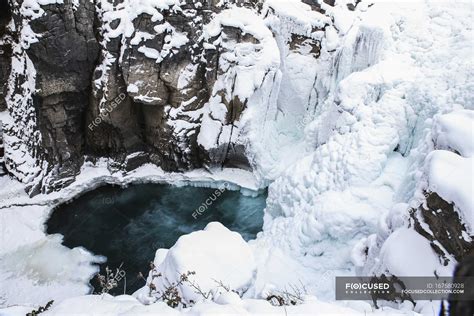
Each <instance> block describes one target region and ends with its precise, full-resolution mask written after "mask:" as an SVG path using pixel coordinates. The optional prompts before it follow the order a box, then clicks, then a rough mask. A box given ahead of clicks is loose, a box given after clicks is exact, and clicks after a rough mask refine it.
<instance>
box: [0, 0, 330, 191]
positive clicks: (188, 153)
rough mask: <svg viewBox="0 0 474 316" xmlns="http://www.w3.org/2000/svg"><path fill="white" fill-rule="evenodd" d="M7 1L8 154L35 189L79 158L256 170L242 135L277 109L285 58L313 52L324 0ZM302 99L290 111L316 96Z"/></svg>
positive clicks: (2, 63) (308, 57)
mask: <svg viewBox="0 0 474 316" xmlns="http://www.w3.org/2000/svg"><path fill="white" fill-rule="evenodd" d="M2 3H4V2H2ZM3 5H4V6H5V8H7V6H8V4H7V3H6V2H5V3H4V4H3ZM11 5H12V6H11V8H10V7H8V8H7V10H2V12H6V13H3V15H2V17H1V19H0V20H1V21H2V22H1V23H0V31H1V32H3V33H5V32H6V30H7V29H9V30H10V31H9V32H10V33H9V35H8V36H9V39H8V41H3V42H1V43H0V44H1V45H3V46H5V47H8V49H10V47H11V49H10V51H11V54H10V53H7V54H3V55H2V57H1V58H0V80H1V82H2V83H3V84H5V85H7V83H8V85H9V86H8V89H6V90H7V91H6V92H5V101H6V102H5V103H0V111H1V110H2V107H3V109H4V108H5V105H7V104H8V113H9V117H10V119H8V120H7V122H5V125H6V128H5V134H6V136H5V139H6V141H5V142H6V152H7V154H6V165H7V168H8V169H9V170H10V171H11V173H12V174H13V175H15V176H16V177H17V178H19V179H20V180H22V181H23V182H25V183H28V184H29V189H28V190H29V192H30V193H32V194H34V193H38V192H48V191H51V190H55V189H59V188H61V187H64V186H66V185H68V184H69V183H70V182H71V181H74V178H75V175H76V174H77V173H78V172H79V170H80V167H81V165H82V163H83V162H84V157H89V159H93V160H94V159H96V158H100V157H107V158H111V161H114V162H115V163H114V167H115V168H119V169H121V168H124V169H126V170H131V169H133V168H136V167H138V166H140V165H141V164H143V163H147V162H151V163H154V164H156V165H158V166H160V167H161V168H163V169H164V170H167V171H183V170H189V169H194V168H200V167H206V168H216V167H218V168H221V167H227V166H231V167H238V168H245V169H250V170H252V169H255V168H257V169H258V168H259V167H260V165H261V164H262V161H260V160H259V159H258V154H255V152H256V151H255V150H251V148H250V147H251V146H253V144H251V143H252V142H250V141H249V138H251V137H256V136H255V135H258V134H259V133H260V132H261V131H260V128H261V127H262V126H264V125H265V121H268V120H270V121H271V120H274V119H275V115H277V113H278V108H279V107H280V108H282V105H281V104H280V105H279V104H277V102H276V100H277V96H278V94H279V93H280V92H279V91H280V81H281V78H282V74H285V73H286V72H288V73H289V76H290V77H291V76H292V75H291V69H289V68H287V67H284V66H283V65H284V63H285V60H286V58H293V59H294V58H296V57H295V56H302V57H301V58H302V60H304V61H305V62H316V60H317V59H318V57H319V56H320V54H321V51H322V50H327V48H326V47H323V48H322V44H321V43H322V39H323V37H324V31H325V29H326V27H327V26H328V25H330V24H332V20H331V19H330V18H329V17H328V16H326V15H324V14H323V13H324V12H326V10H324V9H323V7H324V6H325V7H326V9H327V8H330V6H328V5H327V4H326V3H323V4H322V5H319V4H312V5H311V6H309V5H306V4H304V3H301V2H297V3H292V7H294V8H293V9H292V12H290V13H291V14H286V13H285V12H284V11H285V10H284V6H285V3H284V2H281V1H280V2H278V1H267V2H262V1H252V2H248V1H235V2H232V1H224V2H217V1H209V2H204V3H201V2H195V1H191V0H188V1H182V2H180V1H157V2H144V3H141V4H140V6H137V5H135V4H133V3H129V2H128V1H114V2H109V1H107V0H97V1H94V2H90V1H69V0H65V1H44V0H25V1H20V2H12V3H11ZM295 10H296V11H295ZM295 12H296V13H295ZM300 16H304V17H305V18H303V19H301V18H300ZM10 20H12V26H11V27H10V28H7V27H6V22H7V21H8V22H9V21H10ZM333 31H334V29H333ZM336 36H337V35H336ZM3 38H5V36H3ZM290 55H291V57H289V56H290ZM298 58H299V57H298ZM12 64H13V65H14V66H15V67H14V69H13V70H11V69H10V65H12ZM314 75H315V73H314V71H313V72H312V73H311V74H310V76H314ZM7 78H9V79H8V80H7ZM303 90H309V91H302V93H303V94H308V95H310V94H312V93H313V94H314V92H311V91H312V90H313V88H312V87H310V86H309V87H307V88H304V89H303ZM284 93H287V92H284ZM302 100H303V101H302V104H301V107H302V109H303V110H302V112H301V113H299V114H298V115H305V113H306V111H310V110H311V105H310V104H311V103H314V102H315V99H314V97H304V98H303V97H302ZM249 108H253V110H249ZM290 110H291V109H289V108H288V109H284V110H283V113H284V112H287V111H288V112H289V113H291V112H292V111H290ZM246 113H248V114H247V117H246ZM255 113H256V114H255ZM255 117H257V118H255ZM267 133H268V132H267ZM250 135H253V136H250ZM261 151H262V152H263V150H261Z"/></svg>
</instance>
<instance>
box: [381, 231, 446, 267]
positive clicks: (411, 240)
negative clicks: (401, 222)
mask: <svg viewBox="0 0 474 316" xmlns="http://www.w3.org/2000/svg"><path fill="white" fill-rule="evenodd" d="M380 255H381V256H380V259H381V260H383V261H384V262H385V264H386V267H387V269H388V270H389V271H390V273H392V274H394V275H397V276H426V275H432V274H433V271H436V270H437V269H438V267H439V266H440V259H439V258H438V256H437V255H436V254H435V252H434V251H433V250H432V248H431V247H430V243H429V241H428V240H426V239H425V238H423V237H422V236H421V235H420V234H418V233H417V232H415V231H414V230H413V229H411V228H400V229H398V230H396V231H395V232H394V233H393V234H391V235H390V237H389V238H388V239H387V240H386V241H385V244H384V245H383V247H382V250H381V254H380ZM437 272H438V275H442V276H444V275H446V274H445V273H440V271H437Z"/></svg>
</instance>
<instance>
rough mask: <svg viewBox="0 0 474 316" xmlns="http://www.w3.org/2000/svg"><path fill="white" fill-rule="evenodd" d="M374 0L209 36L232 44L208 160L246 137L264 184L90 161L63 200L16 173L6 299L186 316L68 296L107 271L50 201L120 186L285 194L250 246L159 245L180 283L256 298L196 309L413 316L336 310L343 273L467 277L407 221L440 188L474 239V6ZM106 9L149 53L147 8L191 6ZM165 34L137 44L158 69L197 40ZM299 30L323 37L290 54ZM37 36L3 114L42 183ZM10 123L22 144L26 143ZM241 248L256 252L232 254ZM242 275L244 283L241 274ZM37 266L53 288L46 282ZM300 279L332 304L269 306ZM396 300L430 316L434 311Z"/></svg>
mask: <svg viewBox="0 0 474 316" xmlns="http://www.w3.org/2000/svg"><path fill="white" fill-rule="evenodd" d="M374 2H375V4H374V5H373V6H371V7H370V8H368V7H367V6H365V7H362V8H361V10H356V11H354V12H350V11H348V10H347V9H345V8H344V7H345V3H344V1H342V2H341V3H338V4H337V5H336V6H335V7H334V8H333V7H331V6H329V5H327V4H324V3H322V4H321V5H322V8H323V9H324V10H325V11H326V13H327V16H326V15H323V14H321V13H318V12H315V11H310V7H309V6H308V5H306V4H303V3H301V2H300V1H289V0H286V1H285V0H268V1H265V3H264V5H263V10H262V15H259V14H257V13H256V12H254V11H252V10H250V9H247V8H235V7H231V8H229V9H226V10H223V11H222V12H221V13H218V14H216V15H215V16H214V17H213V18H212V20H211V22H210V23H209V24H208V25H207V26H206V27H205V29H204V34H203V40H204V42H205V44H204V47H205V49H206V50H215V49H221V50H222V54H221V55H220V59H219V65H220V67H221V69H220V70H221V71H222V75H219V76H218V78H217V81H216V84H215V85H214V88H213V90H212V91H211V94H212V96H211V98H210V101H209V103H208V104H206V105H205V107H204V108H203V109H201V110H199V111H194V112H192V113H190V115H192V116H193V117H196V118H199V117H200V116H201V115H202V123H201V129H200V133H199V135H198V136H197V137H198V143H199V144H200V145H201V146H202V147H204V148H206V149H211V148H218V147H219V146H220V145H223V144H226V143H227V142H228V141H229V140H232V141H235V142H236V143H238V144H242V145H244V146H245V148H246V150H247V153H248V156H249V159H250V160H251V164H252V167H253V169H254V172H253V173H251V172H245V171H242V170H236V169H224V170H222V171H219V172H214V173H209V172H206V171H204V170H195V171H191V172H187V173H183V174H181V173H165V172H163V171H162V170H161V169H160V168H158V167H156V166H152V165H145V166H142V167H140V168H138V169H137V170H134V171H132V172H129V173H122V172H118V171H115V172H114V171H113V169H112V168H110V166H111V165H112V162H111V161H108V160H105V159H103V160H100V161H99V162H98V163H97V164H96V165H92V164H90V163H88V164H85V165H84V167H83V169H82V171H81V174H80V175H79V176H78V177H77V179H76V181H75V182H74V183H73V184H72V185H71V186H70V187H68V188H66V189H64V190H63V191H61V192H59V193H58V192H55V193H52V194H50V195H48V196H45V195H39V196H36V197H34V198H31V199H30V198H28V197H27V196H26V194H25V193H24V192H22V189H23V188H24V185H23V184H21V183H18V182H17V181H12V180H8V178H6V177H2V178H0V183H1V186H0V208H2V209H1V210H2V212H1V213H0V214H1V216H2V223H9V225H10V226H9V227H7V228H6V230H4V233H3V234H2V240H1V243H0V244H1V245H2V249H1V252H0V256H1V257H0V258H1V259H2V261H1V262H2V264H0V276H1V280H2V284H3V282H4V280H5V282H7V283H6V284H7V287H6V289H5V290H3V292H1V296H4V297H7V299H8V303H9V304H11V303H12V302H13V303H18V304H26V303H28V304H30V305H31V304H44V303H45V300H47V299H49V298H52V297H53V296H54V298H55V299H57V303H58V304H57V305H55V306H54V307H53V309H52V310H51V311H50V312H47V313H45V315H47V314H51V315H55V314H56V315H61V314H64V313H65V312H66V311H67V313H70V312H71V311H74V312H77V313H83V314H86V313H89V312H90V311H94V312H96V313H104V314H113V315H116V314H136V313H172V312H174V310H171V309H170V308H168V307H167V306H165V305H164V304H162V303H155V304H151V305H148V306H144V305H142V304H141V303H140V302H139V301H138V300H136V299H135V298H133V297H131V296H122V297H117V298H112V297H110V296H108V295H104V296H92V295H89V296H79V297H75V298H70V299H66V300H64V299H65V298H66V297H69V296H75V295H81V294H85V288H84V283H85V280H87V278H88V277H89V275H90V273H92V270H90V268H89V267H88V263H90V262H92V261H93V260H96V259H97V258H93V257H91V255H90V254H87V253H86V252H84V251H81V250H77V249H76V250H68V249H64V247H62V246H61V245H60V240H58V239H57V237H47V236H46V235H45V233H44V227H42V225H43V223H44V221H45V219H46V218H47V216H48V214H49V212H50V211H51V208H52V207H53V206H54V205H56V204H57V203H61V202H64V201H67V200H68V199H70V198H72V197H73V196H75V195H77V194H79V193H80V192H85V191H87V190H92V189H94V188H96V187H97V186H99V185H101V184H103V183H115V184H120V185H126V184H128V183H133V182H168V183H172V184H175V185H199V186H213V187H215V186H222V185H223V184H224V183H225V182H230V183H231V188H233V189H236V190H241V191H242V192H244V193H246V194H252V192H255V191H256V190H259V189H261V188H262V187H263V186H264V185H266V184H269V183H271V185H270V187H269V198H268V201H267V208H266V210H265V224H264V228H263V231H262V232H261V233H260V234H259V235H258V236H257V239H256V240H254V241H251V242H249V243H248V244H247V243H245V242H243V241H242V240H241V238H239V236H238V235H236V234H235V233H231V232H229V231H226V230H225V229H223V228H222V227H219V226H218V224H212V225H211V226H210V227H208V228H207V229H206V230H205V231H201V232H196V233H193V234H190V235H188V236H183V237H182V238H181V239H180V241H179V242H178V243H177V244H176V245H175V246H174V247H172V248H171V249H170V250H165V249H162V250H160V251H158V252H157V254H156V258H155V263H156V265H157V266H159V268H160V269H163V271H164V272H165V273H166V275H167V277H168V278H171V279H172V278H175V277H176V275H175V273H176V272H177V271H173V270H175V269H177V268H178V270H181V269H183V270H187V269H189V270H196V272H197V274H196V278H201V279H200V280H199V282H201V283H203V286H205V287H206V289H211V288H212V287H213V286H214V284H212V283H209V282H210V281H209V279H210V278H213V277H217V278H221V279H225V280H226V281H228V282H229V283H232V285H233V286H235V287H236V288H238V289H240V290H241V292H244V291H245V296H244V298H243V299H242V298H240V297H237V296H236V295H234V294H232V293H222V294H221V295H220V296H217V294H216V297H215V300H214V301H205V302H198V303H197V304H196V305H195V306H193V307H190V308H187V309H184V310H182V311H181V312H182V313H190V314H198V313H202V314H206V313H211V312H219V313H238V314H248V313H254V314H255V313H274V314H304V313H308V314H314V313H315V311H317V312H319V313H321V314H329V313H339V314H351V315H352V314H357V312H360V313H362V314H378V313H381V314H390V313H393V314H396V313H405V312H406V311H395V310H392V309H389V308H386V307H385V309H384V310H383V311H374V310H373V309H372V308H371V306H367V304H365V305H364V304H362V303H361V304H344V303H340V304H339V305H336V304H335V303H334V302H331V303H322V302H321V301H320V300H328V301H332V300H333V299H334V297H333V294H334V291H333V288H334V284H333V282H332V280H333V277H334V276H335V275H338V276H339V275H340V276H343V275H355V274H357V273H360V274H365V275H367V274H369V275H370V274H380V273H387V272H388V273H392V274H396V275H432V274H433V273H434V272H435V271H436V272H437V273H438V274H439V275H443V274H445V275H446V274H450V273H452V269H453V267H454V264H455V263H456V262H455V260H454V259H453V258H450V257H449V256H448V258H447V259H448V261H449V263H448V265H447V266H443V264H442V263H441V262H440V260H439V257H438V255H437V254H436V253H434V252H433V250H432V248H431V246H430V243H429V242H428V241H427V240H426V239H425V238H424V237H422V236H421V235H419V234H418V233H417V232H415V231H414V230H413V229H412V228H409V227H408V223H409V218H410V213H409V212H410V209H411V208H416V207H418V206H419V205H420V204H421V203H423V201H424V198H425V196H424V192H425V191H435V192H437V193H438V194H439V195H440V196H441V197H442V198H443V199H445V200H447V201H448V202H453V203H454V204H455V208H456V211H459V213H460V214H461V217H462V219H463V220H464V223H465V224H466V225H467V226H469V228H470V229H471V232H472V229H473V227H474V220H473V201H472V192H473V190H472V183H473V181H472V175H473V170H472V166H473V161H472V159H473V158H472V153H473V150H474V147H473V146H474V145H473V144H474V142H473V141H472V138H473V134H472V126H473V123H472V121H473V119H472V117H473V114H472V113H473V112H472V111H469V109H470V110H472V109H473V108H474V105H473V103H472V100H474V92H473V91H474V90H473V89H472V87H473V86H474V82H473V78H474V76H473V74H474V73H473V72H474V71H473V67H472V22H471V21H472V10H470V5H469V3H463V2H456V3H455V4H453V3H444V2H431V1H416V2H397V3H393V2H387V1H374ZM39 3H40V4H43V2H36V1H33V0H28V1H24V5H23V7H24V9H25V11H24V15H25V16H29V17H31V18H36V17H38V16H39V15H38V14H40V15H41V14H42V11H41V8H40V6H39ZM101 4H102V11H101V16H100V19H101V21H102V22H103V23H104V30H103V32H104V38H105V41H107V40H110V39H111V38H115V37H118V36H122V35H123V36H125V37H127V38H130V39H131V42H132V45H138V46H140V45H142V43H143V41H144V40H146V39H149V37H150V36H149V35H147V34H138V33H134V28H133V21H134V19H135V18H136V17H137V16H138V15H139V14H140V13H143V12H146V13H148V14H150V15H151V16H152V20H153V21H162V20H163V15H162V10H171V11H179V10H180V8H179V5H180V4H179V2H178V1H174V0H166V1H164V0H160V1H152V0H146V1H145V0H143V1H140V2H139V3H137V2H133V3H132V1H125V2H123V3H121V4H118V5H117V6H114V5H112V4H110V3H109V2H108V1H105V0H104V1H101ZM27 5H29V7H28V6H27ZM35 8H39V10H34V9H35ZM116 19H119V20H120V23H119V26H118V27H117V28H113V29H112V28H111V27H110V23H111V22H112V21H114V20H116ZM229 27H233V28H238V29H239V31H240V33H241V34H242V35H244V34H250V35H251V36H252V37H253V38H255V41H249V42H239V43H236V42H235V41H234V40H232V39H231V38H229V37H228V36H227V35H226V34H225V30H226V29H227V28H229ZM324 27H325V30H323V28H324ZM165 30H166V31H169V32H171V37H168V38H167V39H166V47H164V49H163V50H162V51H158V50H156V49H152V48H149V47H146V46H140V47H138V48H137V49H138V50H139V51H140V52H142V53H144V54H145V55H146V56H148V57H150V58H152V59H155V60H156V61H157V62H159V61H160V60H161V58H164V57H165V56H168V54H172V53H173V48H179V47H180V46H181V45H184V43H186V40H187V38H186V34H182V33H179V32H176V30H174V29H173V28H172V27H171V26H170V25H167V24H166V23H163V24H160V26H159V27H158V28H157V29H156V30H155V31H157V32H158V33H160V32H164V31H165ZM293 35H302V36H306V37H308V39H307V40H309V41H305V43H304V44H303V45H301V47H298V48H296V49H290V47H289V45H288V42H289V40H290V39H291V38H292V36H293ZM132 36H133V38H132ZM216 37H217V39H216ZM317 39H321V40H322V42H321V49H320V52H319V53H320V56H319V57H318V58H317V59H316V57H315V56H314V54H312V53H311V48H312V46H311V43H312V42H311V40H317ZM36 40H37V35H36V34H33V33H32V32H31V29H29V27H28V25H25V26H23V31H22V42H21V43H18V45H17V46H16V48H15V49H16V50H17V51H16V52H17V53H18V54H17V56H18V58H16V59H14V61H13V62H14V65H15V67H14V68H15V71H16V72H15V73H14V76H20V75H27V78H28V80H27V83H26V84H25V86H24V87H22V89H23V92H24V94H23V95H22V96H21V98H20V97H17V98H16V99H14V100H13V101H10V102H11V103H10V104H9V105H8V106H9V113H8V114H5V113H3V114H0V117H1V119H2V121H4V122H5V123H6V126H7V132H6V133H5V135H6V136H5V146H6V149H7V150H6V152H7V161H8V160H10V161H15V162H19V164H20V166H19V167H16V168H15V170H17V171H16V172H17V173H16V174H15V175H16V176H17V177H19V178H21V179H26V180H28V179H30V178H32V177H33V176H34V175H36V174H37V173H38V172H39V169H38V168H35V167H37V166H38V165H39V164H38V161H36V157H35V156H34V155H28V153H29V152H30V151H29V150H28V148H25V145H24V144H28V142H31V143H34V142H38V141H40V139H39V135H38V134H35V133H33V131H34V130H35V119H34V115H33V114H34V112H33V109H32V106H31V103H28V102H29V101H28V100H30V97H31V94H32V92H33V91H34V76H35V71H34V69H33V68H32V67H31V65H32V64H31V61H29V59H28V57H27V55H26V54H24V53H23V51H22V50H23V49H24V48H27V47H28V45H29V44H31V43H33V42H34V41H36ZM103 57H104V62H103V64H102V65H100V66H99V69H101V70H103V72H102V73H103V77H102V78H99V79H98V81H96V84H104V83H106V77H105V76H106V73H107V69H108V68H109V67H110V65H111V64H112V63H113V62H114V57H112V56H108V55H104V56H103ZM195 71H196V69H194V68H192V67H191V66H190V67H189V68H188V67H186V68H184V69H183V70H182V71H181V72H180V74H179V80H178V82H179V87H181V88H186V86H187V85H188V83H189V82H190V79H191V78H192V77H193V75H194V73H195ZM139 88H140V85H139V83H134V84H130V85H129V87H128V89H129V91H136V90H138V89H139ZM141 97H142V98H146V96H141ZM235 98H238V99H239V100H240V101H242V103H244V104H245V105H246V109H245V111H244V112H243V114H242V117H241V118H240V120H239V121H238V122H235V123H234V125H230V124H226V122H225V117H226V114H227V112H226V107H225V105H224V104H228V103H229V102H230V101H231V100H234V99H235ZM224 101H226V102H224ZM179 111H180V109H170V115H171V116H173V117H178V114H179ZM172 124H174V125H173V126H174V127H175V128H176V129H177V130H178V131H181V130H183V131H184V130H186V125H185V124H186V123H185V122H184V121H180V120H176V121H175V122H173V123H172ZM8 128H11V129H14V133H10V134H9V132H8ZM21 146H24V147H23V148H22V147H21ZM25 153H26V154H25ZM8 155H10V156H8ZM12 169H13V168H12ZM111 170H112V171H111ZM226 245H232V247H231V246H228V247H226ZM234 247H235V248H236V249H239V251H236V252H235V253H234V252H232V251H231V249H233V248H234ZM25 251H26V252H27V253H32V254H33V255H32V256H31V258H30V259H31V260H29V261H27V262H20V263H18V259H19V258H20V256H24V254H25ZM239 254H245V256H240V255H239ZM48 255H53V256H54V258H56V259H57V262H58V263H60V264H61V263H64V262H66V263H64V264H65V265H68V267H69V266H70V267H71V268H73V269H76V270H75V271H77V273H76V276H77V279H67V278H66V280H64V279H62V280H61V282H60V281H59V280H58V279H57V278H56V276H55V275H54V273H53V271H56V270H58V271H61V273H69V272H68V270H67V269H66V270H61V269H62V268H61V267H58V266H56V265H52V266H51V267H44V266H43V265H44V262H45V259H44V258H45V257H46V256H48ZM206 255H207V256H206ZM191 256H192V257H191ZM203 256H205V257H203ZM415 259H416V260H415ZM4 262H7V263H8V264H5V265H4V264H3V263H4ZM191 262H192V263H193V264H191ZM13 264H15V265H18V266H19V267H20V268H21V269H22V270H23V271H28V273H26V272H25V273H24V274H23V275H22V276H21V278H20V279H19V280H20V281H19V282H21V288H22V289H23V290H22V292H15V291H16V290H15V287H14V285H13V283H12V282H13V281H12V280H11V278H10V276H11V269H12V268H11V267H12V265H13ZM236 266H237V268H238V269H242V273H235V274H232V273H231V274H230V275H226V272H227V271H232V269H233V268H235V267H236ZM197 270H199V272H198V271H197ZM289 271H290V272H289ZM179 272H185V271H179ZM254 272H255V273H254ZM30 273H33V275H35V276H38V275H39V276H41V277H42V278H43V279H42V281H43V282H42V283H41V282H40V283H38V284H33V281H32V280H30V279H29V276H30V275H31V274H30ZM48 282H49V283H48ZM300 282H301V283H303V285H305V286H306V287H307V288H308V290H309V292H310V294H312V295H316V296H317V297H318V299H316V298H314V297H308V298H307V299H305V302H304V303H303V304H301V305H298V306H289V307H285V308H277V307H273V306H271V305H270V304H269V303H268V302H266V301H265V300H263V299H264V298H265V297H266V295H268V294H269V293H271V292H272V291H278V290H283V289H285V287H288V286H290V285H292V284H300ZM48 284H49V285H48ZM182 291H183V292H185V295H186V297H188V298H191V297H193V295H194V294H193V292H192V291H189V289H185V288H183V289H182ZM48 293H51V294H48ZM142 299H143V298H142ZM342 305H346V306H342ZM397 307H398V308H401V309H409V310H410V311H411V310H413V309H414V310H415V311H419V312H423V313H427V314H429V313H430V310H429V307H431V305H429V304H424V303H423V302H419V303H417V305H416V306H408V305H400V306H397ZM15 309H16V312H18V311H19V310H20V309H21V307H15V308H10V310H8V311H4V312H3V313H7V314H8V313H10V312H11V314H14V313H15Z"/></svg>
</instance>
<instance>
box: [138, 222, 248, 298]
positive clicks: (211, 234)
mask: <svg viewBox="0 0 474 316" xmlns="http://www.w3.org/2000/svg"><path fill="white" fill-rule="evenodd" d="M255 269H256V265H255V262H254V258H253V253H252V251H251V249H250V247H249V246H248V245H247V243H246V242H245V241H244V240H243V239H242V236H240V234H238V233H235V232H231V231H229V230H228V229H227V228H226V227H224V226H223V225H222V224H220V223H217V222H213V223H209V224H208V225H207V226H206V228H204V230H202V231H196V232H193V233H191V234H188V235H184V236H182V237H180V238H179V239H178V241H177V242H176V244H175V245H174V246H173V247H171V248H170V249H169V251H168V252H167V253H166V257H165V258H164V260H163V262H162V263H161V264H160V265H159V266H158V267H157V268H156V271H153V272H150V275H149V276H148V279H147V284H148V283H150V282H152V283H153V284H155V286H156V288H157V290H159V291H161V292H164V291H165V289H166V287H167V286H169V284H172V283H178V281H179V280H180V276H181V274H183V273H186V272H188V271H193V272H195V273H196V274H195V275H192V276H190V277H189V278H190V281H191V282H194V283H195V284H198V285H199V287H200V288H201V290H202V291H203V292H204V293H209V292H212V293H213V296H216V295H218V293H220V292H222V291H225V290H224V289H222V288H220V287H219V284H218V283H217V282H222V284H224V285H225V286H227V287H229V288H230V289H232V290H235V291H237V292H239V293H244V292H245V291H246V290H247V289H248V288H249V287H250V284H251V282H252V280H253V275H254V273H255ZM156 273H161V274H162V277H158V278H155V279H153V277H152V275H153V274H156ZM146 289H147V287H146V286H145V290H144V291H143V292H142V293H146ZM179 291H180V294H181V297H182V298H183V299H184V301H185V302H186V303H187V304H189V302H190V301H193V302H198V301H201V300H203V299H204V298H203V297H202V296H201V295H200V294H198V293H196V290H195V289H194V288H192V287H190V285H189V284H187V283H185V284H182V285H180V286H179ZM142 295H143V294H142ZM140 298H141V295H139V296H138V299H139V300H140ZM146 299H147V298H144V299H143V301H144V302H146Z"/></svg>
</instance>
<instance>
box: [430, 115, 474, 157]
mask: <svg viewBox="0 0 474 316" xmlns="http://www.w3.org/2000/svg"><path fill="white" fill-rule="evenodd" d="M435 126H436V127H435V128H436V129H435V131H434V136H433V138H434V141H435V142H436V147H437V148H440V149H441V148H445V149H452V150H455V151H457V152H459V153H460V154H461V156H463V157H472V156H473V155H474V141H473V140H474V111H472V110H458V111H453V112H451V113H448V114H444V115H441V116H439V117H438V119H437V120H436V123H435Z"/></svg>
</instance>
